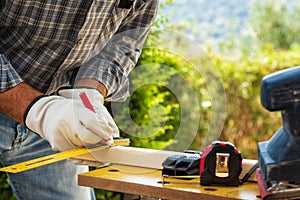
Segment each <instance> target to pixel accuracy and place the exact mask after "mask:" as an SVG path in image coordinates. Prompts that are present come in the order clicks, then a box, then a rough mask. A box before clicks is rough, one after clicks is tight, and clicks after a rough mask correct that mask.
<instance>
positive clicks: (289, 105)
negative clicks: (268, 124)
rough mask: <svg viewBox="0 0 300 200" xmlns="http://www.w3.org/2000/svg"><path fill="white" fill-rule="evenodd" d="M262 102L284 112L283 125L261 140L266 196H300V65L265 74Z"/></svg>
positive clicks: (259, 177)
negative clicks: (269, 137)
mask: <svg viewBox="0 0 300 200" xmlns="http://www.w3.org/2000/svg"><path fill="white" fill-rule="evenodd" d="M260 97H261V104H262V105H263V107H264V108H266V109H267V110H269V111H281V114H282V126H281V127H280V128H279V130H278V131H277V132H276V133H275V134H274V135H273V136H272V137H271V139H270V140H269V141H265V142H260V143H258V162H259V168H258V169H257V171H256V176H257V181H258V185H259V189H260V193H261V196H262V198H264V199H300V66H297V67H292V68H289V69H285V70H281V71H278V72H275V73H272V74H269V75H267V76H265V77H264V78H263V79H262V84H261V94H260Z"/></svg>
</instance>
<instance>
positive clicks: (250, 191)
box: [78, 165, 259, 200]
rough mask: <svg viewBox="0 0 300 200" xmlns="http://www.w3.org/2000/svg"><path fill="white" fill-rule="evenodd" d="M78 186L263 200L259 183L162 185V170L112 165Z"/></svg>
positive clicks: (207, 198)
mask: <svg viewBox="0 0 300 200" xmlns="http://www.w3.org/2000/svg"><path fill="white" fill-rule="evenodd" d="M78 184H79V185H81V186H88V187H93V188H98V189H104V190H109V191H114V192H120V193H129V194H136V195H141V196H148V197H154V198H161V199H176V200H179V199H184V200H186V199H205V200H212V199H218V200H219V199H247V200H250V199H259V189H258V186H257V184H256V182H247V183H245V184H244V185H242V186H239V187H225V186H223V187H220V186H201V185H200V184H199V183H198V182H197V183H191V182H189V181H187V183H166V184H162V176H161V170H154V169H147V168H141V167H131V166H124V165H112V166H109V167H104V168H100V169H96V170H93V171H90V172H87V173H83V174H80V175H79V176H78Z"/></svg>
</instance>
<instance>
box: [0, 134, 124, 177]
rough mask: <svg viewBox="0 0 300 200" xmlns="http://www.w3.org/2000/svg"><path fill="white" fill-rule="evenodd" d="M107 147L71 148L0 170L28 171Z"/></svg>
mask: <svg viewBox="0 0 300 200" xmlns="http://www.w3.org/2000/svg"><path fill="white" fill-rule="evenodd" d="M129 143H130V142H129V139H127V138H126V139H123V138H122V139H116V140H115V142H114V144H113V146H128V145H129ZM106 148H109V146H106V145H105V146H100V147H96V148H92V149H86V148H77V149H71V150H67V151H63V152H60V153H56V154H51V155H48V156H44V157H40V158H36V159H33V160H29V161H25V162H22V163H18V164H14V165H10V166H7V167H3V168H0V171H2V172H9V173H19V172H23V171H26V170H29V169H34V168H37V167H41V166H44V165H48V164H52V163H55V162H58V161H62V160H65V159H68V158H72V157H76V156H80V155H84V154H87V153H91V152H94V151H99V150H102V149H106Z"/></svg>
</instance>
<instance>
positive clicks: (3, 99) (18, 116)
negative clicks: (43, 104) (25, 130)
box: [0, 83, 42, 124]
mask: <svg viewBox="0 0 300 200" xmlns="http://www.w3.org/2000/svg"><path fill="white" fill-rule="evenodd" d="M40 95H42V93H41V92H39V91H37V90H35V89H34V88H32V87H31V86H29V85H28V84H26V83H21V84H19V85H17V86H15V87H13V88H11V89H9V90H7V91H5V92H1V93H0V112H3V113H5V114H6V115H8V116H10V117H11V118H13V119H15V120H16V121H17V122H19V123H22V124H23V123H24V113H25V111H26V108H27V107H28V105H29V104H30V103H31V102H32V101H33V100H34V99H35V98H36V97H38V96H40Z"/></svg>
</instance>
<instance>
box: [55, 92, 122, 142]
mask: <svg viewBox="0 0 300 200" xmlns="http://www.w3.org/2000/svg"><path fill="white" fill-rule="evenodd" d="M57 93H58V95H59V96H62V97H65V98H67V99H74V100H80V101H82V99H81V97H80V96H81V95H82V94H83V93H85V94H86V96H87V98H88V99H89V101H90V103H91V104H92V106H93V108H94V110H95V112H96V113H97V114H98V115H99V116H101V119H102V120H103V121H106V122H107V125H108V126H109V127H110V128H111V129H112V131H113V133H112V136H113V137H114V138H118V137H120V132H119V129H118V127H117V125H116V123H115V121H114V119H113V118H112V116H111V115H110V113H109V112H108V110H107V109H106V107H105V106H104V105H103V104H104V99H103V96H102V94H101V93H100V92H99V91H98V90H96V89H94V88H80V87H78V88H68V87H63V88H61V89H59V90H58V91H57Z"/></svg>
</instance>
